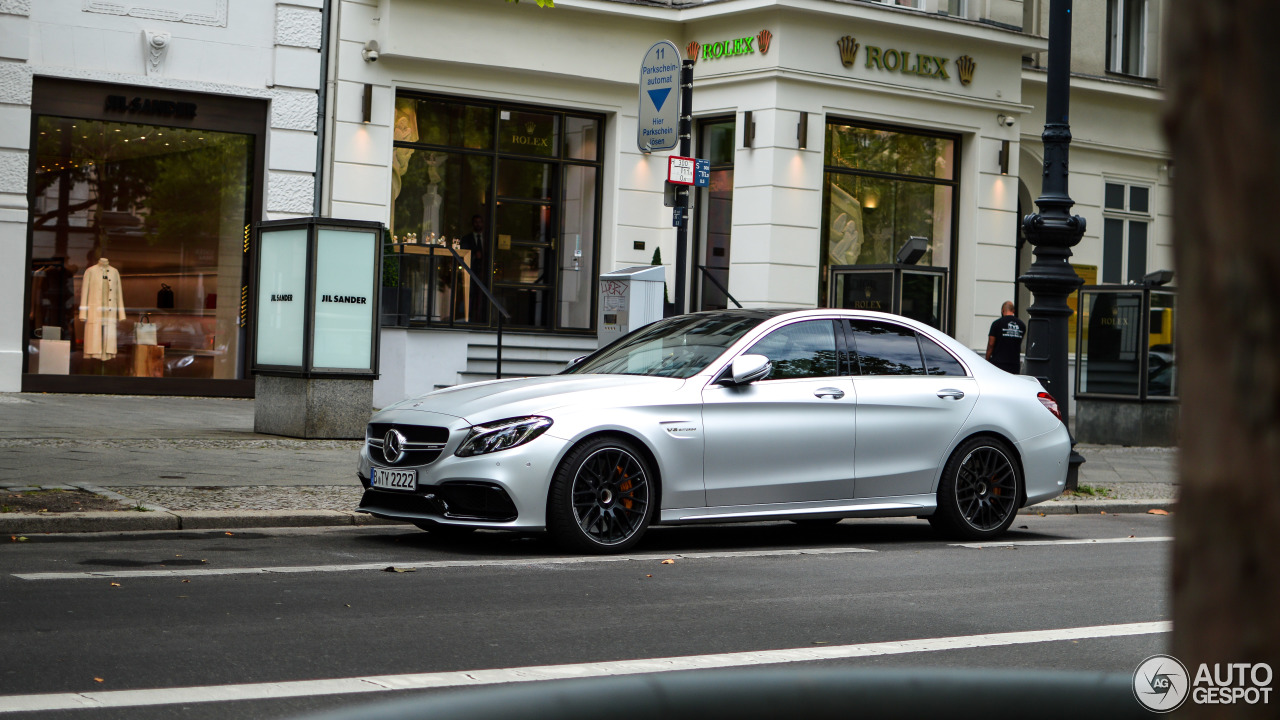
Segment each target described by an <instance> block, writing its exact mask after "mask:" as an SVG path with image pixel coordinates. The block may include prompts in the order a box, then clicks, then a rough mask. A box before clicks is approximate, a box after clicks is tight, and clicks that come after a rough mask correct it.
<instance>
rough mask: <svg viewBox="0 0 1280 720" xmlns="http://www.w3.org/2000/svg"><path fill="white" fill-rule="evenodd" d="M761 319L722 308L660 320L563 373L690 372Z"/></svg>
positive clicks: (684, 374)
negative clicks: (710, 312)
mask: <svg viewBox="0 0 1280 720" xmlns="http://www.w3.org/2000/svg"><path fill="white" fill-rule="evenodd" d="M763 320H764V318H763V317H756V316H747V317H744V316H742V315H734V314H720V313H713V314H706V315H704V314H695V315H681V316H679V317H673V318H668V319H666V320H659V321H658V322H656V323H654V324H652V325H649V326H648V327H645V328H641V329H640V330H637V331H636V332H634V333H632V334H630V335H627V336H625V337H623V338H622V339H621V340H619V341H617V342H615V343H614V344H612V345H609V346H608V347H605V348H603V349H601V350H600V351H598V352H597V353H596V354H594V355H591V356H589V357H588V358H587V359H586V360H583V361H582V362H580V363H578V364H577V365H574V366H573V367H571V368H569V369H568V370H565V371H564V373H565V374H573V375H586V374H601V375H655V376H658V377H671V378H688V377H693V376H694V375H697V374H698V373H699V372H701V371H702V370H703V369H704V368H706V367H707V365H709V364H711V361H712V360H715V359H716V358H718V357H720V355H721V354H722V353H724V351H725V350H726V349H728V347H729V346H730V345H732V344H733V343H734V342H736V341H737V340H738V338H740V337H742V336H743V335H745V334H746V332H747V331H748V330H750V329H751V328H753V327H755V326H757V325H759V324H760V323H761V322H762V321H763Z"/></svg>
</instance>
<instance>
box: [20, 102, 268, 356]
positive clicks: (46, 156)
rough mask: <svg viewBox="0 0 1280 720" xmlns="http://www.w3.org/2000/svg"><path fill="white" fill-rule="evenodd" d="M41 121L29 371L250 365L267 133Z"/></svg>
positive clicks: (35, 161)
mask: <svg viewBox="0 0 1280 720" xmlns="http://www.w3.org/2000/svg"><path fill="white" fill-rule="evenodd" d="M86 92H94V91H93V90H88V91H86ZM40 102H46V101H45V100H43V99H41V100H40ZM172 104H173V103H170V105H172ZM34 124H35V136H36V142H35V145H34V152H33V154H32V180H31V190H30V192H31V243H32V244H31V257H32V268H31V286H30V287H31V292H30V300H29V303H30V314H29V316H30V320H31V335H32V340H31V341H30V343H29V347H30V349H31V353H30V357H29V363H28V372H29V373H33V374H42V375H45V374H61V375H81V376H84V375H92V376H114V377H161V378H190V379H208V380H228V379H236V378H240V377H242V376H243V371H242V362H241V355H242V350H243V348H242V341H243V338H242V328H241V325H242V323H241V307H240V302H241V293H242V288H243V278H244V263H245V257H246V256H245V251H244V246H245V237H246V232H247V228H248V225H249V223H250V222H251V218H252V207H253V202H254V193H255V190H254V177H255V173H254V166H255V153H256V152H257V148H256V145H257V142H256V138H255V136H254V135H252V134H242V133H237V132H215V131H211V130H207V129H193V128H180V127H169V126H164V125H156V124H146V123H139V122H125V121H112V120H89V119H82V118H73V117H60V116H54V115H45V114H41V113H40V112H39V111H38V110H37V112H36V115H35V118H34Z"/></svg>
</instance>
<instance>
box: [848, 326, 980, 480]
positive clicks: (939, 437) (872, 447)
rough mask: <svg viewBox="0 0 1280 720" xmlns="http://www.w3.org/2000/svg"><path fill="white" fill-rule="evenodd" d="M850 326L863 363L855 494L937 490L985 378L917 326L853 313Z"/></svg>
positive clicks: (856, 380)
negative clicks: (980, 379) (942, 467)
mask: <svg viewBox="0 0 1280 720" xmlns="http://www.w3.org/2000/svg"><path fill="white" fill-rule="evenodd" d="M849 329H850V349H851V351H852V352H853V354H854V359H855V362H856V364H857V367H858V370H859V374H858V375H857V376H855V377H854V378H853V385H854V388H855V391H856V393H857V396H858V426H857V430H856V432H855V438H856V440H855V444H856V445H857V448H858V456H857V460H856V463H855V465H856V472H857V479H856V481H855V493H854V497H858V498H870V497H888V496H894V495H920V494H925V493H929V492H932V491H933V482H934V479H935V478H936V477H937V473H938V467H939V465H940V464H941V463H942V462H944V461H945V457H944V456H943V454H944V453H945V452H946V450H947V448H948V447H950V445H951V442H952V440H954V439H955V437H956V434H957V433H959V432H960V428H961V426H963V425H964V422H965V420H966V419H967V418H968V417H969V413H970V412H971V411H972V410H973V406H974V404H975V403H976V402H977V399H978V384H977V382H976V381H975V380H974V379H973V378H972V377H971V376H969V374H968V371H967V370H966V369H965V367H964V365H962V364H961V363H960V362H959V361H958V360H956V359H955V357H953V356H952V355H951V354H950V353H949V352H947V351H946V350H945V349H944V348H943V347H942V346H940V345H938V344H937V343H935V342H934V341H933V340H930V339H929V338H928V336H927V335H924V334H922V333H917V332H916V331H915V330H913V329H912V328H910V327H907V326H905V325H899V324H897V323H894V322H888V321H882V320H852V321H850V326H849Z"/></svg>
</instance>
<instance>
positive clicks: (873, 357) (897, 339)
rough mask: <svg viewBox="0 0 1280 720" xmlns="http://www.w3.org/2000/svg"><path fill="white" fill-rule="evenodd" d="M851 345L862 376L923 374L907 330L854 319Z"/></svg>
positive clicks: (917, 349)
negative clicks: (852, 344)
mask: <svg viewBox="0 0 1280 720" xmlns="http://www.w3.org/2000/svg"><path fill="white" fill-rule="evenodd" d="M853 342H854V353H855V358H856V360H857V363H858V368H859V370H860V372H861V374H863V375H924V374H925V373H924V362H923V361H921V359H920V343H918V342H917V341H916V331H915V330H912V329H911V328H908V327H903V326H901V325H894V324H893V323H887V322H881V321H879V320H854V321H853ZM939 349H941V348H939Z"/></svg>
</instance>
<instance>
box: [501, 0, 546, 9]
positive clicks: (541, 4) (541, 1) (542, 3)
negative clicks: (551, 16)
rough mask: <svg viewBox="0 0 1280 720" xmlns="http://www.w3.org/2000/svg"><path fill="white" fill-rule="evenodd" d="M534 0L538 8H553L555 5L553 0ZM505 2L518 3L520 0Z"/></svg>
mask: <svg viewBox="0 0 1280 720" xmlns="http://www.w3.org/2000/svg"><path fill="white" fill-rule="evenodd" d="M534 1H535V2H537V3H538V7H540V8H553V7H555V6H556V3H555V0H534ZM507 2H509V3H510V2H515V3H518V2H520V0H507Z"/></svg>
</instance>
